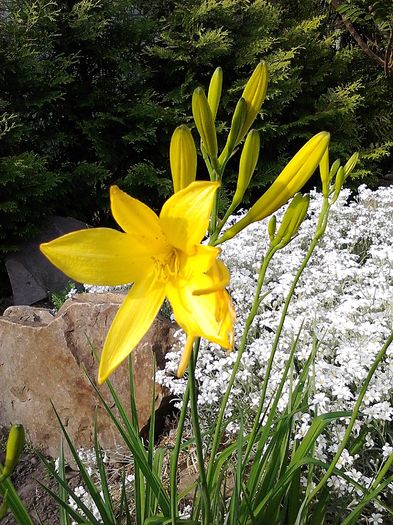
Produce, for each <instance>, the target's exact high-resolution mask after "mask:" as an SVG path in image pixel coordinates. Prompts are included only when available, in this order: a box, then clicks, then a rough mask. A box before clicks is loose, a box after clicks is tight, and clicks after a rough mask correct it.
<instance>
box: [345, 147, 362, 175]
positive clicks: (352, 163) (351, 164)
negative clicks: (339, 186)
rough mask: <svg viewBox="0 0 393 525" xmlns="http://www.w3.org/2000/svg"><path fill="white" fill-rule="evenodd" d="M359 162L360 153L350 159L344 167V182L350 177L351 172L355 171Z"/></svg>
mask: <svg viewBox="0 0 393 525" xmlns="http://www.w3.org/2000/svg"><path fill="white" fill-rule="evenodd" d="M358 160H359V153H358V152H356V153H354V154H353V155H352V156H351V157H350V158H349V159H348V162H347V163H346V164H345V166H344V180H345V179H346V178H347V177H348V175H349V174H350V173H351V171H353V169H354V168H355V166H356V164H357V163H358Z"/></svg>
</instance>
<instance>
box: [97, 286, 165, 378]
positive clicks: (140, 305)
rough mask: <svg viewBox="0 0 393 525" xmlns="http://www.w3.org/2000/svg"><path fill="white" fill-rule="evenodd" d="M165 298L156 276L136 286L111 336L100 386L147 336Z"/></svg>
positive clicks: (112, 327) (103, 356) (103, 351)
mask: <svg viewBox="0 0 393 525" xmlns="http://www.w3.org/2000/svg"><path fill="white" fill-rule="evenodd" d="M164 298H165V288H164V287H163V286H162V284H160V283H159V282H158V281H156V280H155V278H154V277H153V276H151V277H150V278H149V279H146V280H145V281H143V282H140V283H136V284H134V286H133V287H132V289H131V290H130V292H129V293H128V295H127V297H126V299H125V300H124V302H123V304H122V305H121V307H120V309H119V311H118V312H117V314H116V317H115V319H114V321H113V323H112V325H111V327H110V330H109V332H108V335H107V338H106V341H105V344H104V348H103V350H102V355H101V361H100V368H99V371H98V383H99V384H102V383H103V382H104V381H105V380H106V379H107V378H108V376H109V375H110V374H111V373H112V372H114V370H115V369H116V368H117V367H118V366H119V365H120V363H121V362H122V361H123V360H124V359H125V358H126V357H127V356H128V355H129V353H130V352H131V351H132V350H133V349H134V348H135V347H136V345H137V344H138V343H139V341H140V340H141V339H142V337H143V336H144V335H145V334H146V332H147V331H148V330H149V328H150V326H151V325H152V323H153V321H154V319H155V317H156V315H157V313H158V311H159V310H160V307H161V305H162V303H163V301H164Z"/></svg>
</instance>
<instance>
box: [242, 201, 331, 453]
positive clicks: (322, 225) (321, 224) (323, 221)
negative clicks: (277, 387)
mask: <svg viewBox="0 0 393 525" xmlns="http://www.w3.org/2000/svg"><path fill="white" fill-rule="evenodd" d="M329 209H330V207H329V201H328V199H327V198H325V199H324V201H323V205H322V209H321V213H320V216H319V220H318V224H317V228H316V231H315V234H314V238H313V240H312V242H311V244H310V246H309V249H308V251H307V253H306V256H305V257H304V259H303V261H302V264H301V265H300V267H299V269H298V271H297V273H296V276H295V278H294V280H293V282H292V285H291V288H290V290H289V293H288V295H287V298H286V300H285V303H284V308H283V311H282V313H281V317H280V322H279V325H278V327H277V331H276V335H275V338H274V342H273V346H272V351H271V353H270V356H269V360H268V363H267V368H266V373H265V377H264V380H263V384H262V391H261V397H260V399H259V405H258V410H257V413H256V416H255V419H254V424H253V428H252V430H251V435H250V439H249V441H248V444H247V449H246V453H245V457H246V458H247V457H248V456H249V454H250V452H251V448H252V446H253V444H254V442H255V436H256V434H257V432H258V428H259V426H260V423H261V422H260V417H261V414H262V410H263V407H264V404H265V400H266V392H267V387H268V384H269V379H270V373H271V370H272V366H273V361H274V357H275V354H276V351H277V348H278V343H279V341H280V338H281V333H282V329H283V327H284V322H285V318H286V315H287V312H288V308H289V304H290V302H291V300H292V297H293V294H294V292H295V288H296V286H297V283H298V282H299V279H300V277H301V275H302V273H303V271H304V270H305V268H306V266H307V264H308V261H309V260H310V258H311V256H312V254H313V252H314V250H315V247H316V246H317V244H318V242H319V240H320V239H321V237H322V236H323V234H324V233H325V230H326V226H327V218H328V215H329ZM273 415H274V413H272V411H271V412H270V416H269V420H271V419H272V417H273ZM269 422H270V421H269Z"/></svg>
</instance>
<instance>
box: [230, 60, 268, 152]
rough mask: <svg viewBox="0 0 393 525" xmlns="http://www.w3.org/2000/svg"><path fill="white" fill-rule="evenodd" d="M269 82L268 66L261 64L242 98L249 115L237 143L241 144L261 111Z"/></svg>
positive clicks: (249, 81)
mask: <svg viewBox="0 0 393 525" xmlns="http://www.w3.org/2000/svg"><path fill="white" fill-rule="evenodd" d="M267 81H268V72H267V65H266V63H265V62H260V63H259V64H258V65H257V67H256V68H255V70H254V72H253V74H252V75H251V77H250V78H249V80H248V82H247V84H246V86H245V88H244V91H243V94H242V97H243V98H244V100H245V101H246V104H247V114H246V118H245V120H244V124H243V126H242V129H241V130H240V133H239V135H238V137H237V143H239V142H240V141H241V140H242V139H243V137H244V136H245V135H246V133H247V131H248V130H249V129H250V127H251V124H252V123H253V122H254V120H255V117H256V116H257V115H258V113H259V111H260V109H261V106H262V103H263V101H264V100H265V97H266V90H267Z"/></svg>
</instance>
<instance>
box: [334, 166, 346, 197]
mask: <svg viewBox="0 0 393 525" xmlns="http://www.w3.org/2000/svg"><path fill="white" fill-rule="evenodd" d="M344 180H345V171H344V168H343V167H342V166H340V168H339V170H338V172H337V175H336V181H335V183H334V195H333V198H332V202H331V204H334V203H335V202H336V200H337V199H338V196H339V195H340V191H341V188H342V187H343V184H344Z"/></svg>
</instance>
